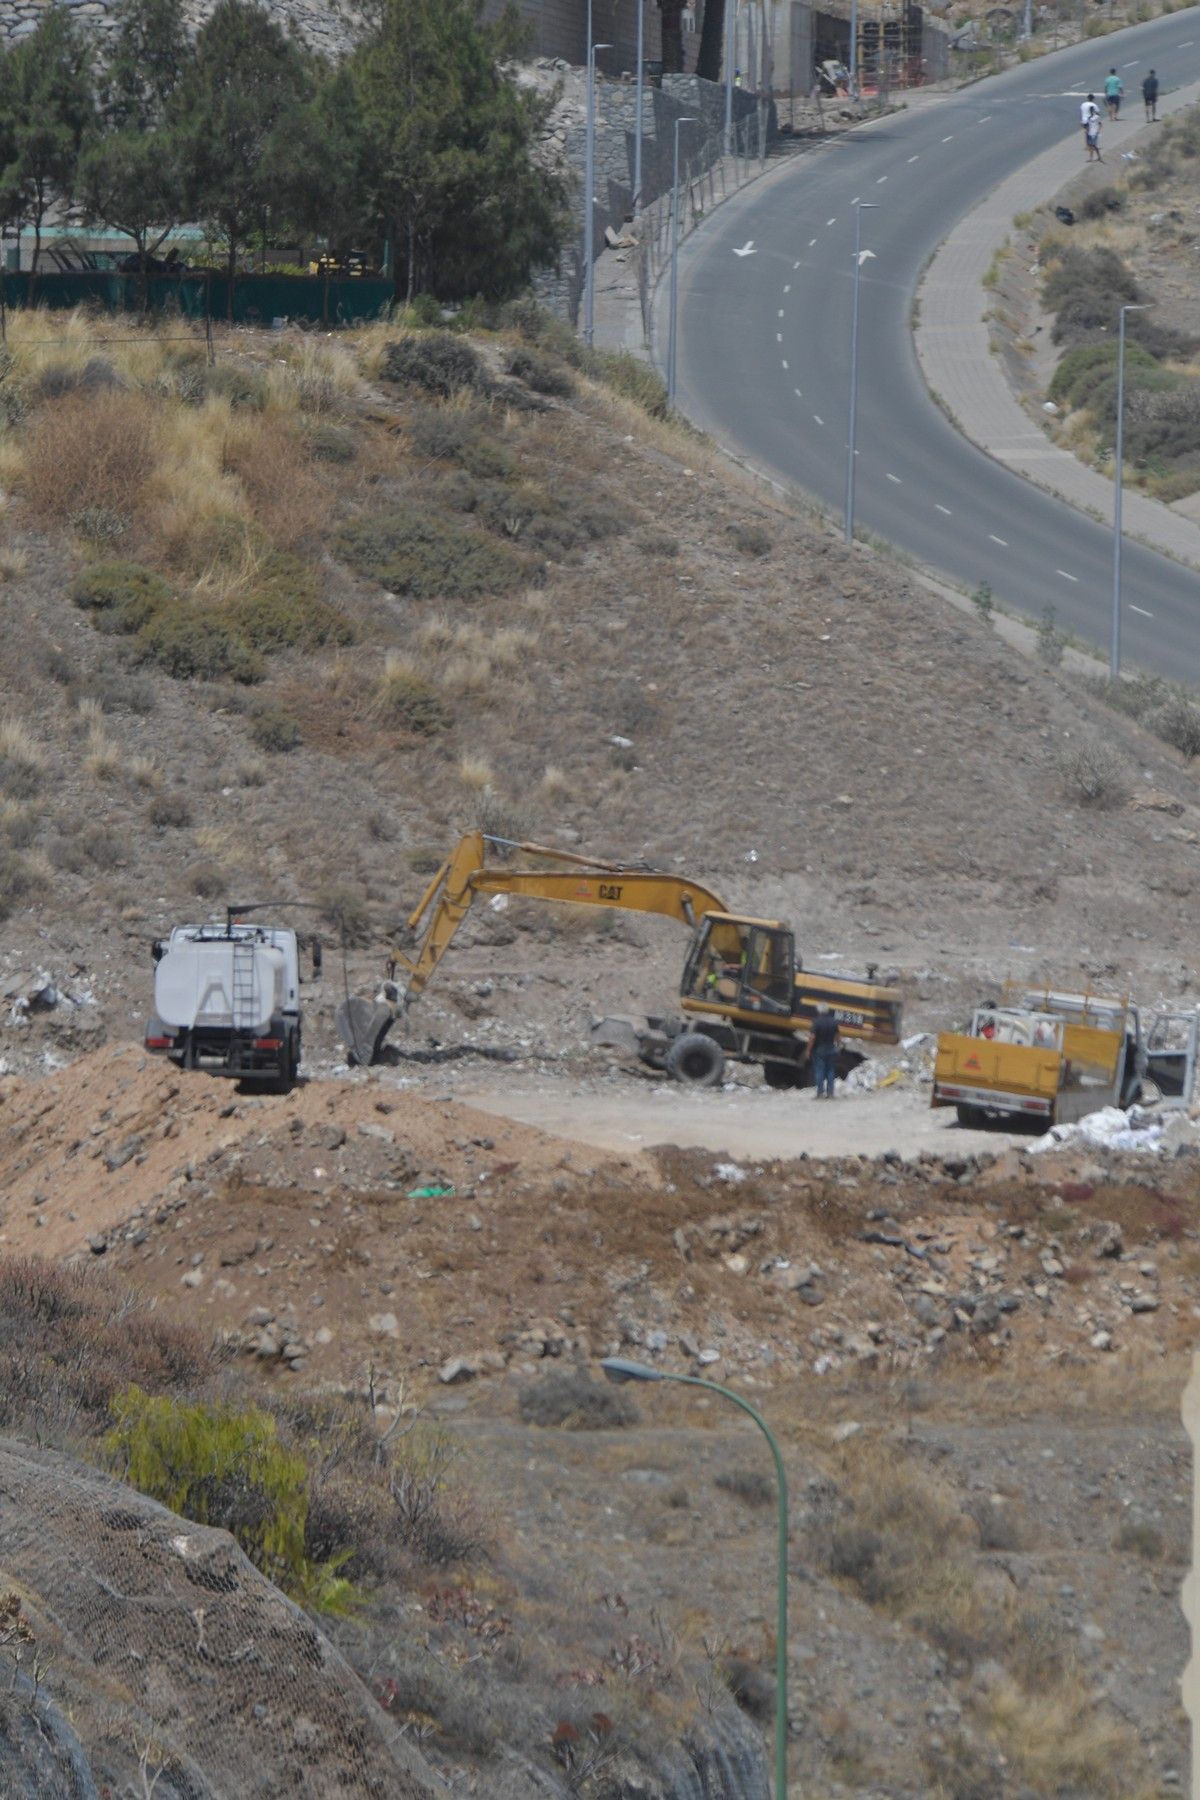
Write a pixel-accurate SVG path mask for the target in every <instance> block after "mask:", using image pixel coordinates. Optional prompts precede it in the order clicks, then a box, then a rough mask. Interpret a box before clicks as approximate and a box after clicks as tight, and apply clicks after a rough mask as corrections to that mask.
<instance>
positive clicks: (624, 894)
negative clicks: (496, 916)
mask: <svg viewBox="0 0 1200 1800" xmlns="http://www.w3.org/2000/svg"><path fill="white" fill-rule="evenodd" d="M489 845H490V846H492V847H493V848H495V849H498V850H501V851H503V852H505V853H507V854H510V855H519V856H520V857H522V858H523V859H530V858H537V859H538V860H539V861H540V862H542V863H549V864H551V865H552V866H551V867H549V868H528V867H525V868H509V867H507V866H505V865H503V864H501V865H497V864H495V863H493V864H490V865H489V864H488V863H487V861H486V856H487V850H488V847H489ZM497 894H505V895H508V894H519V895H520V894H523V895H528V896H530V897H531V898H534V899H538V900H554V901H559V902H564V903H566V904H567V905H573V906H600V907H611V908H614V909H615V910H618V911H622V912H644V913H657V914H660V915H661V916H662V917H664V918H670V919H678V920H679V922H680V923H681V924H683V925H686V926H688V927H689V928H692V929H694V928H695V926H696V925H697V924H698V923H699V922H700V920H701V919H702V918H703V917H704V915H705V914H706V913H723V912H725V911H726V907H725V905H724V902H723V901H722V900H721V899H720V898H719V897H718V896H717V895H716V894H714V893H713V892H712V890H711V889H710V888H706V887H703V886H702V885H701V884H700V883H698V882H695V881H691V880H686V879H685V878H684V877H683V876H681V875H670V874H667V873H665V872H663V871H661V870H655V869H648V868H645V867H644V866H640V865H636V864H633V865H631V864H625V863H616V862H605V861H603V860H601V859H600V858H597V857H591V856H579V855H576V854H574V853H573V852H571V851H567V850H556V849H552V848H550V847H548V846H547V845H545V844H517V843H511V842H509V841H508V840H506V839H503V838H495V837H489V836H487V835H486V834H485V833H483V832H481V831H472V832H468V833H467V835H466V836H465V837H463V838H461V839H460V840H459V842H458V844H457V845H456V846H455V848H454V851H453V853H452V855H451V856H449V857H448V858H447V860H446V861H445V862H444V863H443V864H442V866H441V868H440V869H439V870H438V871H437V873H436V874H435V875H434V877H433V879H432V880H431V881H430V883H429V886H428V887H427V888H426V890H425V892H424V894H423V895H422V896H421V899H420V901H419V903H418V905H417V906H416V908H415V909H414V911H413V913H412V915H411V916H410V918H409V921H408V925H409V929H410V930H411V931H413V932H421V931H422V930H423V932H424V935H423V936H422V937H421V938H420V940H419V943H418V946H417V949H416V952H415V954H413V955H411V956H410V955H407V954H405V953H404V952H403V951H396V952H394V953H393V958H392V962H391V964H390V965H389V976H391V974H392V973H393V972H394V969H395V967H396V965H400V966H402V967H403V968H404V969H405V970H406V971H407V974H408V979H407V982H406V984H405V988H404V993H403V995H402V996H401V995H400V993H399V992H398V991H397V990H394V989H393V988H392V983H391V981H390V980H389V982H388V983H387V984H386V985H385V989H384V997H383V998H381V999H380V1000H378V1001H374V1002H372V1001H367V1000H359V999H351V1000H347V1001H346V1002H345V1003H344V1004H343V1005H342V1006H341V1007H339V1009H338V1029H339V1031H340V1034H341V1037H342V1040H343V1042H344V1043H345V1045H346V1048H347V1049H348V1051H349V1052H350V1055H351V1057H352V1058H353V1060H354V1061H356V1062H359V1063H371V1062H373V1061H374V1060H375V1057H376V1055H377V1053H378V1051H379V1048H380V1046H381V1045H382V1043H383V1040H384V1038H385V1037H386V1036H387V1032H388V1029H389V1027H390V1026H391V1024H392V1022H393V1020H394V1019H395V1017H396V1015H397V1013H398V1012H401V1011H403V1010H404V1008H405V1007H406V1006H407V1005H408V1004H409V1003H410V1002H411V1001H413V1000H415V999H416V998H417V997H418V995H419V994H421V993H422V992H423V991H424V988H425V986H426V984H427V982H428V981H429V978H430V976H431V975H432V974H433V972H434V970H435V969H436V968H437V966H438V964H439V963H440V962H441V960H442V958H443V956H444V955H445V954H446V951H447V950H448V949H449V947H450V945H451V943H452V942H453V939H454V935H455V933H456V932H457V930H458V928H459V926H460V925H461V924H462V921H463V919H464V918H465V917H466V915H467V913H468V912H469V911H470V908H471V903H472V901H474V900H475V899H476V898H478V897H479V896H495V895H497Z"/></svg>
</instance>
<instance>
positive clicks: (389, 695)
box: [374, 659, 452, 737]
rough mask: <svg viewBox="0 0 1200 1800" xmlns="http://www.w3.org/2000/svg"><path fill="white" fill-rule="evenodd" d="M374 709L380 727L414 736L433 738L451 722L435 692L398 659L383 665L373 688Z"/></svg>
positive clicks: (446, 710) (406, 664)
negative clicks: (380, 723)
mask: <svg viewBox="0 0 1200 1800" xmlns="http://www.w3.org/2000/svg"><path fill="white" fill-rule="evenodd" d="M374 710H375V712H376V713H377V714H378V716H379V718H380V719H381V720H382V721H383V722H384V724H386V725H392V726H395V727H398V728H399V729H400V730H401V731H411V732H412V733H413V734H414V735H415V736H416V737H436V736H437V734H438V732H440V731H446V730H448V728H449V726H450V725H451V723H452V720H451V717H450V710H449V708H448V707H447V705H446V702H445V701H444V700H443V699H442V697H441V695H440V694H439V693H438V691H437V689H436V688H435V687H434V686H433V684H432V683H431V682H429V681H427V680H426V679H425V677H424V676H423V675H422V674H420V673H419V671H418V670H416V669H414V668H411V667H410V666H409V665H408V663H406V662H404V661H403V660H402V659H401V660H397V661H392V660H389V661H388V663H387V664H386V665H385V667H384V671H383V674H382V675H381V676H380V677H379V680H378V682H377V683H376V687H375V697H374Z"/></svg>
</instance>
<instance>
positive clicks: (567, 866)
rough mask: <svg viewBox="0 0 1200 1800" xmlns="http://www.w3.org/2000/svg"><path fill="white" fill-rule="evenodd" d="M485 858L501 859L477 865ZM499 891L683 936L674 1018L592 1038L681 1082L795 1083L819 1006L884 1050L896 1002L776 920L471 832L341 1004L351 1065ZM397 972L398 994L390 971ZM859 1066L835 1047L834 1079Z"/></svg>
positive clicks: (802, 1080) (803, 1068)
mask: <svg viewBox="0 0 1200 1800" xmlns="http://www.w3.org/2000/svg"><path fill="white" fill-rule="evenodd" d="M489 852H490V853H492V854H493V856H494V857H496V858H500V859H503V860H498V861H497V860H494V861H492V862H489V861H488V855H489ZM498 894H504V895H522V896H524V897H526V898H529V899H533V900H552V901H558V902H565V903H566V904H568V905H575V906H592V907H610V908H615V909H618V910H621V911H625V912H643V913H659V914H661V915H662V916H664V917H666V918H671V919H678V920H679V921H680V923H681V924H683V925H686V926H687V927H688V928H689V930H690V931H691V933H692V942H691V948H690V950H689V951H688V955H687V961H686V962H685V964H684V970H683V979H682V981H681V984H680V990H679V992H680V1007H681V1010H682V1012H683V1014H684V1015H685V1016H684V1017H683V1018H647V1019H642V1020H634V1019H627V1018H620V1019H602V1020H597V1021H596V1023H595V1025H594V1026H593V1031H592V1041H593V1042H594V1043H602V1044H609V1045H615V1046H617V1047H620V1048H625V1049H630V1050H633V1051H635V1052H636V1053H637V1055H638V1056H640V1057H641V1059H642V1061H643V1062H645V1063H647V1064H649V1066H650V1067H652V1068H657V1069H665V1070H666V1072H667V1073H668V1074H669V1075H671V1076H673V1077H674V1078H675V1079H676V1080H678V1081H684V1082H688V1083H690V1084H691V1085H692V1086H695V1087H715V1086H717V1085H718V1084H719V1083H720V1081H721V1078H722V1076H723V1074H724V1070H725V1063H726V1060H727V1059H730V1058H731V1059H733V1060H734V1061H737V1062H752V1063H761V1064H762V1069H763V1075H764V1077H765V1079H766V1082H767V1084H768V1086H770V1087H777V1088H792V1087H804V1086H806V1085H807V1084H808V1083H809V1082H810V1081H811V1079H812V1077H811V1074H810V1069H809V1031H810V1027H811V1024H812V1018H813V1014H814V1013H815V1012H816V1009H817V1007H818V1006H819V1005H821V1004H824V1005H827V1006H829V1007H830V1008H831V1009H832V1011H833V1012H834V1013H835V1015H836V1017H837V1020H838V1023H839V1025H840V1027H841V1035H842V1038H843V1040H845V1039H850V1038H855V1039H859V1040H861V1041H863V1042H866V1043H876V1044H894V1043H896V1042H897V1041H898V1039H899V1035H900V994H899V992H898V990H897V989H895V988H891V987H883V986H880V985H879V984H878V983H876V982H875V981H874V980H873V979H872V976H873V973H874V971H873V970H868V972H867V977H866V979H864V980H858V979H855V978H852V977H848V976H841V975H821V974H812V973H810V972H808V971H804V970H802V969H801V967H800V964H799V962H798V960H797V957H796V948H795V940H794V938H793V935H792V932H791V929H790V927H789V926H787V925H785V924H782V923H781V922H780V921H779V920H778V919H755V918H750V917H748V916H746V915H745V914H742V913H732V912H730V911H729V910H728V908H727V907H726V906H725V905H724V904H723V902H722V901H721V900H720V899H719V898H718V896H717V895H716V894H714V893H713V891H712V889H711V888H708V887H705V886H704V884H703V883H702V882H698V881H692V880H691V879H689V878H688V877H685V876H682V875H672V874H669V873H667V872H666V871H664V870H658V869H651V868H648V867H647V866H646V865H645V864H630V863H615V862H604V861H602V860H601V859H600V858H598V857H593V856H580V855H576V854H574V853H573V852H571V851H567V850H554V849H549V848H547V847H546V846H545V845H544V844H518V843H512V842H510V841H509V840H507V839H504V838H497V837H491V836H488V835H486V834H485V833H483V832H480V831H472V832H468V834H467V835H466V836H465V837H463V838H462V839H460V841H459V842H458V844H457V845H456V846H455V848H454V850H453V851H452V853H451V855H450V856H449V857H448V858H447V860H446V861H445V862H444V863H443V864H442V866H441V868H440V869H439V870H438V871H437V873H436V874H435V875H434V877H433V879H432V880H431V881H430V883H429V886H428V887H427V888H426V890H425V892H424V894H423V895H422V897H421V900H420V902H419V904H418V906H417V907H416V909H415V911H414V912H413V914H412V916H411V918H410V919H409V921H408V927H409V930H410V931H411V932H413V933H414V934H420V935H419V936H418V937H417V941H416V946H415V953H414V954H412V955H409V954H406V953H405V952H403V951H399V950H397V951H395V952H393V955H392V958H391V959H390V960H389V963H388V968H387V978H386V980H385V981H384V984H383V988H382V991H381V993H380V995H379V996H378V998H377V999H376V1000H374V1001H370V1000H363V999H355V998H347V1000H346V1001H345V1002H344V1003H343V1005H342V1006H340V1007H339V1008H338V1014H337V1028H338V1032H339V1035H340V1036H341V1039H342V1042H343V1043H344V1045H345V1047H346V1050H347V1052H348V1053H349V1056H350V1059H351V1061H352V1062H358V1063H363V1064H368V1063H372V1062H374V1061H375V1059H376V1057H377V1056H378V1054H379V1051H380V1049H381V1047H382V1045H383V1041H384V1039H385V1037H386V1036H387V1034H388V1031H389V1030H390V1028H391V1026H392V1024H393V1023H394V1021H395V1020H396V1019H397V1018H398V1017H399V1016H400V1015H401V1014H402V1013H404V1012H405V1011H406V1010H407V1008H408V1007H409V1006H410V1005H411V1004H412V1002H413V1001H414V1000H416V999H417V997H418V996H419V995H420V994H421V992H422V991H423V990H424V988H425V985H426V983H427V982H428V980H429V978H430V976H431V975H432V974H433V972H434V970H435V969H436V968H437V966H438V964H439V963H440V962H441V960H442V957H443V956H444V955H445V954H446V951H447V950H448V949H449V947H450V944H451V942H452V941H453V938H454V934H455V932H456V931H457V930H458V927H459V926H460V925H461V923H462V921H463V919H464V918H465V917H466V915H467V913H468V912H469V910H470V908H471V905H472V902H473V901H475V900H476V899H479V898H481V897H494V896H496V895H498ZM401 969H402V970H404V971H405V972H406V979H405V981H404V983H403V987H401V986H400V985H399V984H398V983H397V980H396V975H397V971H398V970H401ZM862 1061H863V1055H862V1052H861V1051H856V1050H854V1049H852V1048H851V1047H850V1045H849V1044H847V1043H845V1042H843V1045H842V1048H841V1050H840V1051H839V1056H838V1073H839V1074H840V1075H845V1074H847V1073H849V1071H850V1069H852V1068H853V1067H854V1066H855V1065H856V1064H857V1063H860V1062H862Z"/></svg>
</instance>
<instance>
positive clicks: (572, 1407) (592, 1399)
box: [517, 1369, 639, 1431]
mask: <svg viewBox="0 0 1200 1800" xmlns="http://www.w3.org/2000/svg"><path fill="white" fill-rule="evenodd" d="M517 1405H518V1407H519V1409H520V1413H521V1417H522V1418H523V1419H524V1421H525V1423H526V1424H527V1425H541V1426H544V1427H557V1428H558V1429H559V1430H561V1431H610V1430H613V1429H614V1428H616V1427H618V1426H621V1425H636V1424H637V1422H638V1417H639V1415H638V1410H637V1407H636V1406H635V1405H634V1404H633V1401H632V1400H631V1399H630V1398H629V1396H628V1395H627V1394H625V1393H622V1392H621V1390H620V1389H618V1388H612V1387H607V1386H604V1385H603V1384H601V1383H600V1382H597V1381H592V1380H591V1379H590V1378H589V1377H588V1376H587V1375H585V1374H584V1373H582V1371H580V1370H577V1369H555V1370H553V1371H552V1372H551V1373H550V1374H548V1375H542V1376H540V1377H539V1378H538V1379H537V1380H536V1381H529V1382H526V1383H525V1384H524V1386H523V1387H521V1388H520V1389H519V1391H518V1394H517Z"/></svg>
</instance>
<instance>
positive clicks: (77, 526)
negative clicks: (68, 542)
mask: <svg viewBox="0 0 1200 1800" xmlns="http://www.w3.org/2000/svg"><path fill="white" fill-rule="evenodd" d="M67 524H68V525H69V526H70V528H71V530H72V531H73V532H74V533H75V535H76V537H81V538H82V539H83V540H84V542H85V543H87V544H96V545H101V544H115V543H116V541H117V539H118V538H121V537H124V536H125V533H126V532H127V531H128V530H129V520H128V519H127V518H126V516H125V514H124V513H121V512H117V511H116V510H115V508H113V507H111V506H82V507H80V509H79V511H78V512H73V513H72V514H71V516H70V518H69V519H68V520H67Z"/></svg>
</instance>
